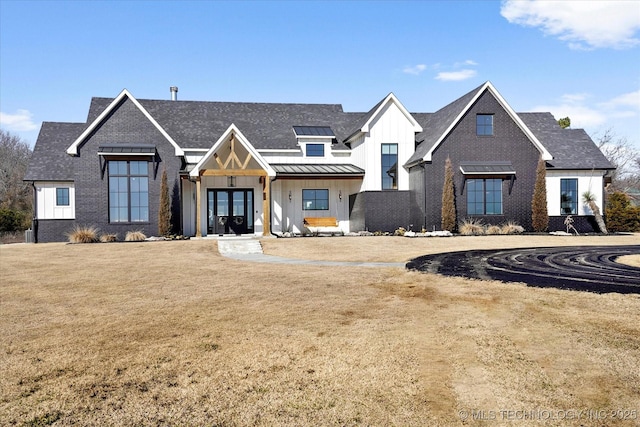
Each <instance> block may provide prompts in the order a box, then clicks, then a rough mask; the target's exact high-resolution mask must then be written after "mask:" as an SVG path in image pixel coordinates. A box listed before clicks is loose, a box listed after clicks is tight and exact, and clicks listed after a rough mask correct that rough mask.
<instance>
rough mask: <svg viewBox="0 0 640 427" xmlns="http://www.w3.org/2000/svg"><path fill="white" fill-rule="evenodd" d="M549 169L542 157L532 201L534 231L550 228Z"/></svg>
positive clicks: (539, 162)
mask: <svg viewBox="0 0 640 427" xmlns="http://www.w3.org/2000/svg"><path fill="white" fill-rule="evenodd" d="M546 180H547V168H546V166H545V162H544V160H542V156H541V157H540V159H538V167H537V168H536V182H535V185H534V187H533V199H532V200H531V225H532V227H533V230H534V231H537V232H543V231H545V230H546V229H547V228H548V227H549V212H548V211H547V183H546Z"/></svg>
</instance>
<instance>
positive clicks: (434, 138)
mask: <svg viewBox="0 0 640 427" xmlns="http://www.w3.org/2000/svg"><path fill="white" fill-rule="evenodd" d="M483 96H491V97H493V98H494V99H495V101H496V102H497V103H498V104H499V105H500V106H501V108H502V109H503V110H504V112H506V114H507V115H508V116H509V118H510V119H511V120H512V121H513V123H515V124H516V126H517V127H518V128H519V129H520V130H521V131H522V132H523V133H524V135H526V137H527V138H528V140H529V141H530V142H531V143H532V144H533V145H534V146H535V147H536V149H537V150H538V151H539V152H540V155H541V156H542V158H543V159H545V160H551V159H552V158H553V156H552V155H551V153H549V151H548V150H547V148H546V147H545V146H544V145H542V143H541V142H540V140H539V139H538V138H537V137H536V135H535V134H534V133H533V132H532V131H531V129H529V128H528V127H527V125H526V124H525V123H524V122H523V121H522V119H521V118H520V117H519V116H518V114H516V112H515V111H514V110H513V109H512V108H511V106H509V104H508V103H507V102H506V101H505V99H504V98H503V97H502V96H501V95H500V93H499V92H498V91H497V90H496V89H495V88H494V87H493V85H492V84H491V82H486V83H485V84H483V85H482V86H480V87H479V88H477V89H475V90H473V91H471V92H469V93H467V94H466V95H464V96H462V97H461V98H458V99H457V100H455V101H453V102H452V103H451V104H449V105H447V106H445V107H444V108H442V109H440V110H439V111H437V112H436V113H434V114H433V115H429V116H428V117H426V119H427V120H428V121H429V123H430V124H432V125H433V130H432V132H431V133H429V132H428V131H425V134H427V135H426V137H427V138H426V139H425V142H424V145H423V146H421V147H420V148H419V149H418V150H416V153H414V155H413V156H412V157H411V158H410V159H409V161H408V162H407V164H406V165H405V166H406V167H411V166H413V165H416V164H418V163H420V162H422V161H425V162H430V161H431V160H432V156H433V153H434V152H435V150H436V149H437V148H438V147H439V146H440V144H442V143H443V141H444V140H445V139H446V138H447V136H448V135H449V134H450V133H451V132H452V131H453V129H455V128H456V127H457V126H458V125H459V123H460V121H461V120H462V119H463V118H464V117H465V116H466V115H467V113H468V112H469V110H470V109H471V108H472V107H473V106H474V105H476V103H477V102H478V100H479V99H480V98H481V97H483ZM487 113H489V112H487Z"/></svg>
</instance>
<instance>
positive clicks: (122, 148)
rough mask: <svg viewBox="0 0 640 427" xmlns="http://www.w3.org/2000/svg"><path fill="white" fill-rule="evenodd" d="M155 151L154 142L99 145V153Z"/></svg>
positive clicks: (153, 152)
mask: <svg viewBox="0 0 640 427" xmlns="http://www.w3.org/2000/svg"><path fill="white" fill-rule="evenodd" d="M155 152H156V146H155V145H154V144H103V145H101V146H100V147H98V153H99V154H112V155H113V154H130V155H152V154H155Z"/></svg>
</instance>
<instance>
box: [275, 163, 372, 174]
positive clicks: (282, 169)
mask: <svg viewBox="0 0 640 427" xmlns="http://www.w3.org/2000/svg"><path fill="white" fill-rule="evenodd" d="M271 167H272V168H273V170H275V171H276V174H277V175H280V176H283V175H287V176H297V175H334V176H335V175H350V176H364V169H361V168H359V167H357V166H354V165H348V164H347V165H343V164H340V165H337V164H273V165H271Z"/></svg>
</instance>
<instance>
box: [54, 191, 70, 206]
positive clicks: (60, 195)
mask: <svg viewBox="0 0 640 427" xmlns="http://www.w3.org/2000/svg"><path fill="white" fill-rule="evenodd" d="M56 206H69V187H59V188H56Z"/></svg>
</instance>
